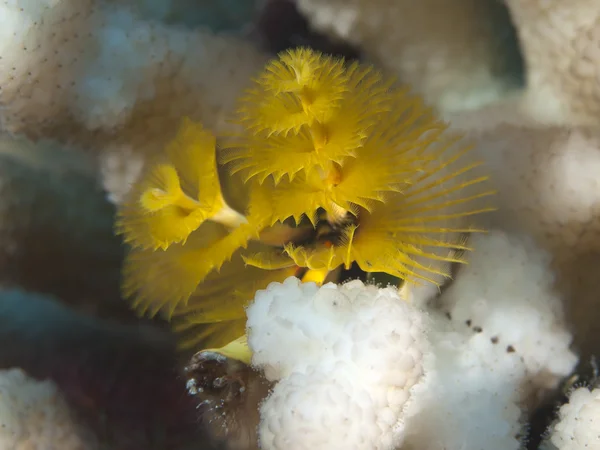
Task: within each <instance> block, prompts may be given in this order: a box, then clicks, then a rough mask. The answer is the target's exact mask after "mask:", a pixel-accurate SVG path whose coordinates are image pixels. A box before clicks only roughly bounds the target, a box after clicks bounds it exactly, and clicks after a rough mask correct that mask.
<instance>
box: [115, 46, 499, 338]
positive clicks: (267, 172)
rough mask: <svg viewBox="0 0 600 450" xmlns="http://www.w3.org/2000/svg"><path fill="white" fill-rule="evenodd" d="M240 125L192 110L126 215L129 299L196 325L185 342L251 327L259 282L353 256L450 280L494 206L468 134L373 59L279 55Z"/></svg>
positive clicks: (311, 273) (412, 277) (256, 84)
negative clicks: (225, 128) (229, 126)
mask: <svg viewBox="0 0 600 450" xmlns="http://www.w3.org/2000/svg"><path fill="white" fill-rule="evenodd" d="M234 121H235V123H237V125H238V126H239V129H240V130H241V131H239V132H237V133H234V134H232V135H228V136H219V139H218V142H217V140H216V139H215V137H214V136H213V135H212V134H211V133H210V132H209V131H208V130H206V129H204V128H203V127H202V126H201V125H199V124H195V123H192V122H191V121H189V120H185V121H184V122H183V125H182V126H181V129H180V131H179V133H178V135H177V137H176V138H175V140H174V141H173V142H172V143H171V144H170V145H169V147H168V148H167V149H166V152H165V154H164V155H163V159H162V160H160V161H156V163H155V164H153V165H150V167H149V168H148V170H147V171H146V173H145V175H144V176H143V177H142V178H141V180H140V181H139V182H138V183H137V185H136V186H135V187H134V188H133V189H132V191H131V194H130V197H129V199H128V201H127V202H125V204H124V205H123V206H122V208H121V210H120V213H119V219H118V223H117V229H118V232H119V233H121V234H123V235H124V237H125V240H126V242H128V243H129V244H130V245H131V250H130V252H129V254H128V257H127V260H126V263H125V267H124V282H123V283H124V292H125V295H126V296H127V297H130V298H132V299H133V304H134V307H135V308H136V309H138V310H139V311H140V312H142V313H146V312H147V313H149V314H150V315H155V314H157V313H159V312H160V313H162V314H163V315H164V316H165V317H167V318H169V319H172V320H173V323H174V327H175V329H176V330H179V331H187V332H188V333H187V334H185V333H184V335H185V336H189V337H188V338H186V337H184V338H182V342H183V345H197V344H201V345H203V346H205V347H206V346H209V347H219V346H223V345H225V344H227V343H228V342H230V341H232V340H234V339H237V338H239V337H240V336H243V335H244V333H245V326H246V316H245V310H244V307H245V306H246V305H247V303H248V302H249V301H250V300H251V299H252V298H253V297H254V292H255V291H256V290H258V289H263V288H265V287H266V286H267V285H268V284H269V283H270V282H272V281H282V280H284V279H286V278H287V277H288V276H290V275H293V274H295V275H296V276H298V277H306V276H308V277H311V278H312V279H315V278H316V279H317V281H323V280H324V279H325V278H326V277H327V278H328V279H333V280H335V279H338V278H339V273H340V270H338V269H341V268H345V269H349V268H350V266H351V265H353V264H355V265H356V266H357V267H358V268H360V269H361V270H362V271H364V272H367V273H370V272H383V273H386V274H389V275H391V276H393V277H396V278H398V279H400V280H405V281H411V282H414V283H415V284H416V285H430V286H434V287H435V286H436V285H440V284H442V283H443V281H444V279H445V278H446V277H448V276H449V272H450V265H451V264H452V263H454V262H462V258H461V254H462V252H463V251H464V250H467V249H468V248H467V246H466V240H465V234H467V233H470V232H472V231H477V228H476V227H475V226H474V225H473V223H472V216H473V215H476V214H479V213H482V212H485V211H488V210H489V209H490V206H489V205H488V204H487V203H486V201H487V198H488V197H489V196H490V195H491V194H492V192H491V191H490V190H489V189H488V188H487V187H486V183H485V181H486V179H487V178H486V176H485V175H481V174H478V173H477V170H476V168H477V167H478V164H477V163H473V162H472V161H470V160H469V159H468V158H466V157H465V155H466V154H467V153H468V151H469V147H468V146H467V145H466V144H465V143H464V142H463V140H462V139H461V136H459V135H456V134H453V133H451V132H449V131H448V130H447V126H446V124H445V123H444V122H442V121H441V120H439V119H438V118H436V116H435V115H434V113H433V112H432V111H431V109H429V108H428V107H426V106H425V105H424V104H423V102H422V100H421V99H420V98H419V97H416V96H413V95H411V94H409V93H408V92H407V91H406V90H405V89H401V88H398V87H396V85H395V83H394V82H393V81H392V80H388V79H386V78H385V77H384V76H382V75H381V74H380V73H378V72H377V71H375V70H374V69H373V68H371V67H368V66H365V65H362V64H359V63H352V64H347V63H346V62H345V61H344V60H342V59H335V58H333V57H330V56H326V55H323V54H320V53H318V52H316V51H313V50H309V49H296V50H291V51H287V52H284V53H282V54H280V55H279V58H278V59H276V60H274V61H272V62H270V63H269V64H268V65H267V66H266V68H265V69H264V71H263V72H262V73H261V74H260V75H259V76H258V77H257V78H256V79H255V80H254V81H253V88H252V89H250V90H249V91H248V92H247V95H246V96H245V97H244V98H242V99H241V100H240V107H239V109H238V113H237V116H236V117H235V118H234ZM307 274H308V275H307ZM315 274H316V275H315Z"/></svg>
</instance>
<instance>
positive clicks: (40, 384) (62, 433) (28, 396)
mask: <svg viewBox="0 0 600 450" xmlns="http://www.w3.org/2000/svg"><path fill="white" fill-rule="evenodd" d="M0 447H2V448H6V449H9V448H10V449H15V450H25V449H28V448H61V449H65V450H93V449H97V448H100V447H99V446H98V442H97V441H96V438H95V437H94V436H93V434H91V433H90V432H89V431H88V430H86V429H84V428H83V427H82V426H81V425H80V424H78V423H77V421H76V420H75V416H74V414H73V413H72V412H71V411H70V410H69V407H68V406H67V404H66V402H65V400H64V399H63V397H62V396H61V395H60V393H59V392H58V389H57V388H56V386H55V385H54V384H53V383H52V382H51V381H36V380H34V379H32V378H30V377H28V376H27V375H26V374H25V373H24V372H23V371H22V370H20V369H11V370H3V371H0Z"/></svg>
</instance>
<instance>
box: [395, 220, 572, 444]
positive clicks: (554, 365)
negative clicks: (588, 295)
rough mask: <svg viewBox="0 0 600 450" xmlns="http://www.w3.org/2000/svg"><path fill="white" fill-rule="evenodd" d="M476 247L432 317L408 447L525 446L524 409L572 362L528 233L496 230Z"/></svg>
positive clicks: (544, 267) (544, 263) (543, 259)
mask: <svg viewBox="0 0 600 450" xmlns="http://www.w3.org/2000/svg"><path fill="white" fill-rule="evenodd" d="M472 245H473V247H474V250H473V251H472V252H470V253H469V255H468V257H467V258H468V264H467V265H464V266H461V267H460V269H459V271H458V273H457V274H456V276H455V281H454V283H452V284H451V285H450V286H449V287H448V288H447V289H446V290H445V291H444V292H443V293H442V295H441V296H440V298H439V299H438V305H437V308H435V309H434V310H432V311H431V317H432V320H433V324H432V325H431V331H430V333H429V334H428V336H429V340H430V342H431V345H432V350H433V355H434V358H433V361H432V363H431V364H430V365H426V366H425V372H426V379H425V383H424V384H423V385H422V386H420V390H419V392H418V393H415V394H414V406H412V407H411V408H412V410H411V411H409V412H407V415H408V416H409V418H408V419H407V424H406V428H407V432H408V436H407V447H406V448H407V449H413V448H414V449H417V448H426V449H428V450H438V449H439V450H442V449H447V450H455V449H456V450H458V449H461V448H469V449H471V448H472V449H482V448H489V449H498V450H499V449H514V450H517V449H520V448H522V447H521V442H522V438H523V437H524V436H525V433H524V431H525V430H524V424H525V422H526V420H527V417H526V416H525V414H524V413H526V412H527V411H529V410H534V409H535V408H536V407H537V406H538V405H539V404H540V403H543V402H544V401H545V400H546V399H547V397H548V395H550V394H552V392H553V390H554V389H555V388H556V387H557V386H558V383H559V382H560V381H561V379H563V378H564V377H566V376H568V375H569V374H570V373H571V371H572V370H573V369H574V367H575V364H576V363H577V360H578V359H577V357H576V355H575V354H574V353H573V352H572V351H571V350H570V348H569V347H570V343H571V339H572V336H571V334H570V332H569V331H568V329H567V325H566V323H565V320H564V317H563V312H562V303H561V298H560V297H559V295H558V294H557V293H556V292H554V290H553V281H554V280H553V278H554V277H553V274H552V271H551V269H550V267H549V264H550V255H549V254H548V253H547V252H545V251H544V250H543V249H540V248H539V247H538V246H537V245H535V243H534V242H533V241H532V240H531V239H530V238H528V237H526V236H525V237H523V236H519V235H507V234H505V233H503V232H498V231H492V232H490V233H489V234H488V235H476V236H474V237H473V242H472ZM441 399H443V400H441ZM432 427H433V429H435V430H436V433H431V429H432Z"/></svg>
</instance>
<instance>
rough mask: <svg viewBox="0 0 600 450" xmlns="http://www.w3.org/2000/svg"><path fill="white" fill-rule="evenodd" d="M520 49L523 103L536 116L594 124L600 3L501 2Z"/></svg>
mask: <svg viewBox="0 0 600 450" xmlns="http://www.w3.org/2000/svg"><path fill="white" fill-rule="evenodd" d="M505 2H506V4H507V5H508V7H509V10H510V14H511V17H512V20H513V21H514V23H515V25H516V29H517V34H518V36H519V40H520V43H521V47H522V49H523V55H524V59H525V69H526V70H525V73H526V83H527V86H526V94H525V98H524V103H525V105H524V107H525V108H526V109H528V110H529V111H530V113H531V114H532V115H533V116H534V117H535V118H536V120H539V121H544V122H550V123H553V124H559V125H565V124H567V125H591V126H596V125H597V123H598V117H600V85H599V84H598V76H599V75H600V65H599V64H598V58H599V56H600V53H599V51H598V39H600V4H599V3H598V2H597V1H595V0H577V1H573V2H568V3H565V2H561V1H560V0H549V1H543V0H505Z"/></svg>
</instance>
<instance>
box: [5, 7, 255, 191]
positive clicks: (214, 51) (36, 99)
mask: <svg viewBox="0 0 600 450" xmlns="http://www.w3.org/2000/svg"><path fill="white" fill-rule="evenodd" d="M0 30H1V31H0V37H1V38H2V39H1V40H2V45H0V57H1V58H0V85H1V86H2V89H1V90H0V105H1V106H2V113H1V114H0V123H1V124H2V126H3V127H4V128H5V129H7V130H9V131H12V132H19V133H23V134H26V135H28V136H30V137H45V138H55V139H58V140H61V141H67V142H72V141H76V142H78V143H80V144H82V145H83V147H84V148H87V149H90V150H92V151H94V152H95V153H96V154H99V157H100V159H101V161H102V165H103V166H105V172H106V176H107V183H106V185H107V188H109V190H110V192H111V193H112V194H113V199H114V200H115V201H118V200H119V199H121V198H122V195H123V194H124V193H125V192H127V190H128V189H129V185H130V183H131V182H132V181H133V180H134V179H135V178H136V177H137V175H138V174H139V168H140V166H142V165H143V161H144V159H145V156H146V155H150V154H154V153H157V152H159V151H160V150H161V149H162V148H163V147H164V145H165V143H166V142H168V141H169V140H170V139H171V138H172V136H173V133H174V132H175V130H176V127H177V125H178V123H179V121H180V120H181V117H182V116H189V117H191V118H194V119H197V120H202V122H203V123H204V124H205V126H207V127H210V128H223V127H224V126H225V124H224V114H225V113H226V112H229V111H231V109H232V108H233V105H234V101H235V99H236V98H237V97H238V95H239V93H240V92H241V90H242V89H243V88H244V87H246V86H247V84H248V82H249V78H250V76H251V75H252V74H253V73H254V72H255V71H256V70H258V69H259V68H260V66H261V65H262V64H263V63H264V61H265V57H264V55H262V53H261V52H260V51H259V50H257V49H256V48H255V46H253V45H252V44H250V43H247V42H244V41H243V40H241V39H239V38H235V37H228V36H215V35H213V34H212V33H210V32H208V31H196V30H193V29H183V28H178V27H176V26H169V25H165V24H163V23H161V22H156V21H151V20H146V19H143V18H141V17H140V16H139V15H137V14H136V13H135V12H134V11H133V10H129V9H127V8H125V7H123V6H118V5H114V4H106V3H105V2H103V1H102V0H83V1H79V0H60V1H50V0H47V1H41V2H33V3H31V2H21V1H17V0H11V1H8V2H2V3H1V4H0ZM15 42H17V43H18V44H16V45H15V44H14V43H15ZM136 161H137V162H136ZM136 164H137V166H138V167H137V168H136Z"/></svg>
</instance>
